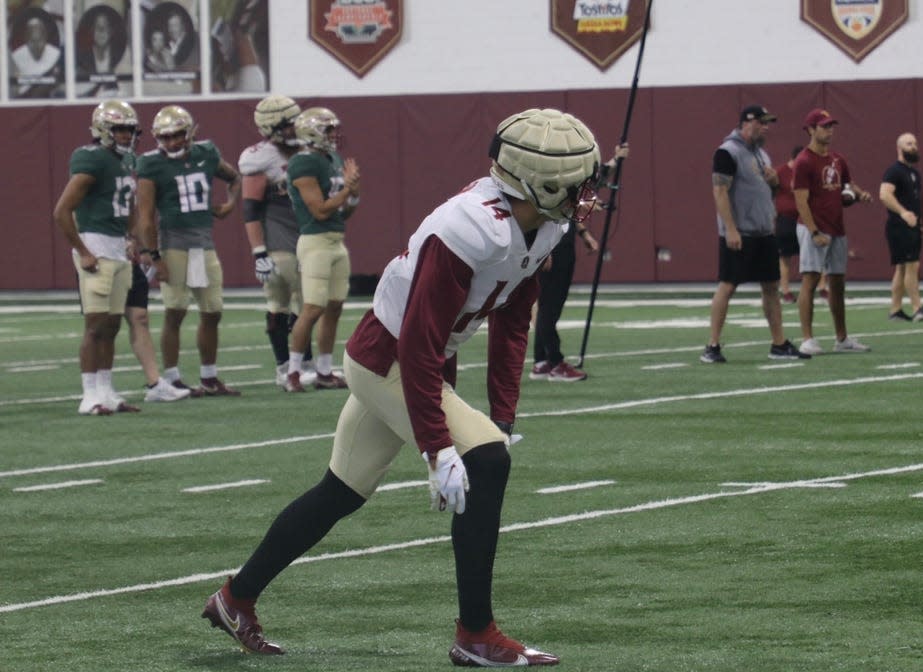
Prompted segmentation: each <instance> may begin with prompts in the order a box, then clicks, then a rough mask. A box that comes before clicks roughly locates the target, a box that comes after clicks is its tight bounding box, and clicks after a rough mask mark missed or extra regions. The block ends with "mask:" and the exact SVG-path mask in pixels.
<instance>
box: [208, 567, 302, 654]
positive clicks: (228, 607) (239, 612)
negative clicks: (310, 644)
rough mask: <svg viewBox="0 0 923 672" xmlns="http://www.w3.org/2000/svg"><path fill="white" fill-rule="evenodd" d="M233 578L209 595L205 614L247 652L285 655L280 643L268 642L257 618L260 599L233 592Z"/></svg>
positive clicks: (215, 625)
mask: <svg viewBox="0 0 923 672" xmlns="http://www.w3.org/2000/svg"><path fill="white" fill-rule="evenodd" d="M230 585H231V580H230V579H228V580H227V582H225V584H224V585H223V586H221V590H219V591H218V592H217V593H215V594H214V595H212V596H211V597H209V598H208V601H207V602H206V603H205V611H203V612H202V618H207V619H208V620H209V621H211V624H212V627H213V628H221V629H222V630H224V631H225V632H226V633H228V634H229V635H230V636H231V637H233V638H234V639H235V640H237V643H238V644H240V648H241V650H242V651H243V652H244V653H262V654H265V655H282V654H283V653H285V651H284V650H283V649H282V647H281V646H279V645H278V644H273V643H272V642H267V641H266V638H265V637H263V628H262V627H260V624H259V621H257V619H256V611H255V609H254V604H255V603H256V600H236V599H234V598H233V597H232V596H231V588H230Z"/></svg>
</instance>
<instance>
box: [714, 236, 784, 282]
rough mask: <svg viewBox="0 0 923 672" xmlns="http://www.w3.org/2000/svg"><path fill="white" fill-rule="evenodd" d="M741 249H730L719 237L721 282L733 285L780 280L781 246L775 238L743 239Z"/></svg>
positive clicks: (725, 241)
mask: <svg viewBox="0 0 923 672" xmlns="http://www.w3.org/2000/svg"><path fill="white" fill-rule="evenodd" d="M741 240H742V242H743V246H742V247H741V249H740V250H731V249H728V246H727V239H725V238H724V237H723V236H722V237H720V238H718V281H719V282H729V283H731V284H732V285H734V286H737V285H741V284H743V283H745V282H761V283H762V282H778V281H779V247H778V244H777V243H776V237H775V236H771V235H770V236H742V237H741Z"/></svg>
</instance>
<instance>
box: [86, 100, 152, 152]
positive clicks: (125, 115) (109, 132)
mask: <svg viewBox="0 0 923 672" xmlns="http://www.w3.org/2000/svg"><path fill="white" fill-rule="evenodd" d="M122 131H131V140H129V142H128V144H127V145H120V144H119V143H118V140H117V138H116V133H121V132H122ZM90 134H91V135H92V136H93V138H95V139H96V140H98V141H99V144H100V145H102V146H103V147H106V148H108V149H112V150H114V151H115V152H117V153H118V154H123V155H124V154H128V153H129V152H133V151H134V149H135V145H136V144H137V142H138V136H140V135H141V129H140V128H138V115H137V113H136V112H135V110H134V108H133V107H132V106H131V105H129V104H128V103H126V102H123V101H120V100H107V101H103V102H102V103H100V104H99V105H97V106H96V109H94V110H93V116H92V118H91V121H90Z"/></svg>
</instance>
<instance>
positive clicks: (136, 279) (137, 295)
mask: <svg viewBox="0 0 923 672" xmlns="http://www.w3.org/2000/svg"><path fill="white" fill-rule="evenodd" d="M150 289H151V286H150V285H149V284H148V282H147V276H146V275H144V271H142V270H141V265H140V264H132V265H131V289H129V290H128V298H127V299H125V307H126V308H143V309H144V310H147V295H148V293H149V292H150Z"/></svg>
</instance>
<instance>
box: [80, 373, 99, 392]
mask: <svg viewBox="0 0 923 672" xmlns="http://www.w3.org/2000/svg"><path fill="white" fill-rule="evenodd" d="M80 382H81V383H82V384H83V396H85V397H86V396H88V395H91V394H96V372H95V371H93V372H91V373H81V374H80Z"/></svg>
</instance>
